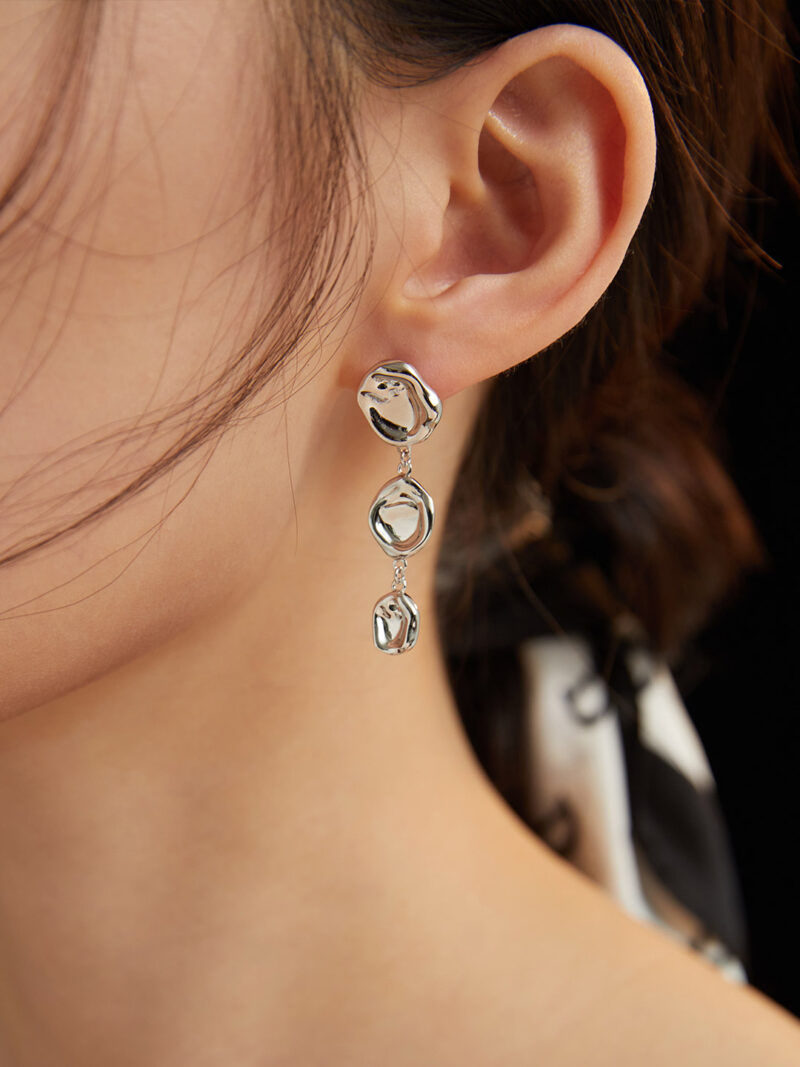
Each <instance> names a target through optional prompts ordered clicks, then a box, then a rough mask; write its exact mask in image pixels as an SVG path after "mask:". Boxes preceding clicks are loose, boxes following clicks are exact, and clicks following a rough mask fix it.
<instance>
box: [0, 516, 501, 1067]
mask: <svg viewBox="0 0 800 1067" xmlns="http://www.w3.org/2000/svg"><path fill="white" fill-rule="evenodd" d="M331 506H332V507H333V506H335V505H334V504H331ZM343 506H344V505H343ZM303 508H304V500H303V498H302V497H301V498H300V499H298V512H299V517H300V520H301V521H300V522H299V523H298V525H297V527H296V528H295V526H294V524H290V525H289V526H288V527H287V531H286V536H285V543H283V544H281V545H280V546H279V548H278V550H277V552H276V555H275V557H274V559H273V560H272V561H271V564H270V566H269V568H268V575H267V576H266V577H265V579H264V580H263V581H262V582H260V583H258V584H256V585H254V587H253V588H252V589H250V590H249V592H248V594H247V595H246V596H243V597H240V598H239V599H237V600H236V601H235V602H232V603H230V604H229V605H228V606H227V607H226V609H225V610H224V611H221V612H219V613H218V614H217V615H215V616H214V618H213V619H206V620H205V621H203V622H202V623H198V624H197V625H196V626H195V627H194V628H193V629H192V630H190V631H185V632H183V633H182V634H180V635H179V636H178V637H176V638H174V639H173V640H171V641H170V642H168V643H166V644H164V645H162V646H160V647H159V648H158V649H156V650H155V651H153V652H150V653H148V654H147V655H145V656H142V657H139V658H138V659H137V660H135V661H133V662H131V663H128V664H126V665H125V666H123V667H121V668H119V669H117V670H116V671H113V672H111V673H109V674H107V675H105V676H103V677H101V678H99V679H97V680H95V681H94V682H92V683H90V684H88V685H86V686H83V687H81V688H80V689H78V690H75V691H74V692H72V693H70V694H67V695H66V696H64V697H62V698H60V699H59V700H57V701H55V702H51V703H49V704H47V705H44V706H41V707H39V708H37V709H35V710H33V711H31V712H28V713H26V714H24V715H20V716H18V717H17V718H14V719H11V720H9V721H7V722H4V723H2V724H0V856H1V857H2V864H3V878H2V879H0V945H1V946H2V951H0V1035H2V1036H0V1064H2V1067H5V1064H6V1063H9V1064H10V1063H13V1064H15V1067H16V1064H17V1063H18V1062H19V1063H27V1062H31V1063H40V1062H53V1061H54V1059H55V1058H56V1057H58V1058H59V1059H60V1062H65V1063H73V1062H74V1063H80V1064H81V1065H82V1067H90V1065H94V1064H95V1063H97V1064H100V1063H103V1064H108V1063H110V1062H113V1063H115V1064H120V1063H122V1062H123V1061H122V1059H120V1054H119V1050H120V1049H122V1048H125V1049H128V1050H130V1057H131V1059H130V1062H131V1063H136V1064H143V1063H159V1064H162V1063H163V1064H167V1063H170V1064H172V1063H175V1064H180V1065H182V1064H183V1063H184V1062H185V1063H187V1064H188V1063H190V1062H191V1063H197V1062H199V1061H200V1054H201V1053H202V1051H203V1049H204V1048H207V1047H209V1045H210V1044H213V1042H214V1041H215V1040H222V1038H220V1036H219V1035H221V1034H227V1035H236V1038H235V1041H233V1039H232V1038H231V1040H232V1042H233V1043H232V1044H231V1046H230V1055H229V1058H228V1061H227V1062H230V1059H231V1058H235V1059H236V1062H240V1063H247V1062H248V1060H247V1059H246V1054H251V1055H252V1057H253V1062H257V1061H258V1057H257V1056H256V1052H257V1049H258V1048H259V1047H260V1048H261V1049H262V1053H263V1050H264V1048H265V1047H267V1044H268V1046H269V1048H270V1049H272V1050H278V1049H284V1050H285V1051H286V1055H287V1056H288V1055H289V1052H290V1050H291V1049H295V1051H296V1050H297V1048H298V1047H302V1043H303V1041H304V1040H306V1038H308V1035H309V1034H311V1033H315V1034H317V1035H318V1037H319V1039H320V1040H322V1039H323V1038H324V1036H325V1035H326V1034H327V1035H328V1036H329V1037H331V1038H332V1037H333V1036H335V1034H338V1035H339V1038H340V1039H341V1040H345V1038H346V1036H347V1035H346V1034H344V1032H340V1028H341V1027H344V1028H345V1029H346V1028H347V1027H348V1026H350V1025H352V1026H353V1027H356V1020H355V1019H352V1020H350V1022H348V1018H349V1016H348V1011H349V1010H350V1009H347V1010H345V1008H344V1007H343V1004H344V1003H345V1002H346V1003H348V1004H353V1005H355V1004H358V1003H363V1004H370V1003H371V1004H372V1005H373V1007H374V1008H375V1011H378V1012H379V1011H380V1010H381V1005H382V1004H384V1005H385V998H387V997H392V996H393V993H399V991H401V990H402V989H404V988H406V989H407V988H408V983H409V982H411V981H412V976H416V977H414V978H413V981H415V982H420V983H422V986H424V984H425V982H427V981H429V978H425V977H423V975H422V973H421V972H424V971H425V968H426V967H428V966H433V971H432V972H431V974H434V975H435V973H436V966H437V964H436V960H435V958H433V957H436V955H437V953H443V954H444V956H446V957H447V958H448V959H451V960H452V959H454V958H455V956H454V953H455V952H456V951H457V948H458V944H459V934H458V929H457V924H456V927H451V928H450V929H449V930H448V927H447V922H446V921H444V922H443V920H446V919H447V917H448V915H450V916H451V917H452V916H453V915H455V914H463V908H464V904H463V899H464V891H465V886H469V887H470V889H469V893H470V894H472V893H475V892H478V891H479V890H480V887H481V886H483V890H484V891H486V892H487V893H488V891H489V880H490V878H493V877H494V873H492V875H491V876H490V874H489V872H488V869H487V866H486V857H487V854H488V853H487V850H488V852H489V853H490V852H494V853H495V861H494V865H493V871H494V868H496V866H497V864H498V863H499V862H500V857H501V856H502V855H503V850H504V848H506V847H510V848H511V851H512V852H513V851H514V849H518V848H519V847H520V838H521V837H522V831H521V827H520V826H518V824H517V822H516V820H515V819H514V817H513V816H511V814H510V812H508V810H507V809H506V808H505V806H504V805H503V803H502V802H501V801H500V800H499V799H498V798H497V796H496V794H495V793H494V791H493V789H492V787H491V786H490V785H489V783H488V782H487V781H486V779H485V777H484V775H483V773H482V771H481V770H480V768H479V766H478V764H477V763H476V761H475V759H474V757H473V755H472V752H471V749H470V748H469V745H468V743H467V740H466V738H465V736H464V733H463V731H462V728H461V725H460V721H459V718H458V714H457V710H456V707H455V705H454V702H453V697H452V693H451V690H450V688H449V685H448V682H447V678H446V674H445V671H444V666H443V659H442V656H441V653H440V650H439V648H438V645H437V642H436V640H435V622H434V615H433V603H432V587H433V569H434V566H433V565H434V562H435V548H433V549H432V550H431V552H430V553H429V555H428V559H427V560H425V559H424V555H425V554H424V553H421V554H420V556H419V557H415V559H414V560H413V561H412V562H413V564H414V566H413V568H410V575H409V577H410V579H411V580H412V581H413V586H411V588H410V591H411V592H413V593H414V595H415V598H416V599H417V600H418V602H419V605H420V610H421V613H422V620H423V623H422V625H423V629H422V631H421V637H420V640H419V643H418V644H417V646H416V648H415V649H414V650H413V651H412V652H409V653H406V654H405V655H403V656H386V655H382V654H381V653H379V652H377V651H376V650H375V649H374V647H373V646H372V643H371V638H370V633H369V629H370V627H369V613H370V610H371V604H372V602H373V601H374V600H375V599H377V597H378V596H379V595H380V594H381V593H383V592H385V591H386V590H385V589H384V588H383V585H386V586H387V587H388V582H389V581H390V579H391V567H390V566H389V565H387V562H386V560H385V558H381V557H382V553H381V552H380V550H379V549H378V548H377V546H375V545H373V544H370V542H369V540H367V541H366V547H367V548H368V549H371V550H372V551H371V552H368V553H367V552H362V551H361V547H362V546H361V544H360V542H358V541H357V539H356V535H355V534H352V531H343V532H342V536H343V537H345V538H346V537H347V536H352V537H353V538H354V544H353V546H352V550H350V551H344V552H342V553H341V554H340V556H339V557H338V558H337V559H336V560H335V561H332V560H331V558H330V556H326V555H325V553H324V551H323V548H322V546H321V545H319V544H316V543H315V537H316V536H319V537H320V540H322V539H323V535H324V531H323V532H319V534H318V535H317V534H315V533H314V530H315V527H314V524H313V523H311V522H308V521H304V515H303ZM331 518H332V521H333V522H334V524H335V522H336V515H335V513H334V514H333V515H332V516H331ZM360 518H362V519H363V516H360ZM363 525H364V527H366V523H365V522H364V523H363ZM337 528H338V529H340V530H342V528H341V527H337ZM297 531H299V540H298V538H297ZM306 531H308V534H307V536H308V539H309V541H308V543H306V542H305V541H304V537H305V536H306V533H305V532H306ZM366 538H367V539H368V538H369V533H368V531H367V532H366ZM418 561H419V562H418ZM382 583H383V584H382ZM337 602H338V603H340V604H341V605H342V610H341V612H340V613H339V614H338V615H337V614H336V612H335V611H331V605H334V606H335V605H336V603H337ZM359 602H360V608H361V610H359V606H358V605H359ZM332 619H333V625H332V624H331V620H332ZM468 899H470V898H468ZM473 907H474V905H472V904H470V905H469V906H468V908H467V910H470V909H471V908H473ZM440 963H441V965H442V966H445V959H444V957H443V959H442V960H441V961H440ZM422 986H421V987H422ZM358 1025H359V1026H360V1025H361V1023H360V1022H359V1023H358ZM355 1033H356V1030H355V1029H354V1030H353V1033H352V1034H350V1037H353V1036H354V1034H355ZM362 1037H363V1034H362ZM225 1040H228V1038H226V1039H225ZM315 1040H316V1039H315ZM4 1042H5V1044H4ZM236 1042H240V1043H241V1056H234V1055H233V1054H234V1053H235V1052H237V1050H238V1049H239V1045H237V1044H236ZM248 1042H250V1044H248ZM298 1042H299V1045H298ZM248 1050H249V1053H248ZM4 1056H5V1059H4V1058H3V1057H4ZM70 1056H71V1057H72V1058H71V1059H70ZM279 1059H280V1056H278V1055H277V1054H276V1061H277V1060H279ZM281 1062H282V1061H281Z"/></svg>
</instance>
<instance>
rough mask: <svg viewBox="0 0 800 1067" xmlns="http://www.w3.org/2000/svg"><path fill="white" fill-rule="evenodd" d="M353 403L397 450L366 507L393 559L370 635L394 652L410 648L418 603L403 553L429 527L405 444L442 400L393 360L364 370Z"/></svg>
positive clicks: (425, 432) (424, 431) (432, 418)
mask: <svg viewBox="0 0 800 1067" xmlns="http://www.w3.org/2000/svg"><path fill="white" fill-rule="evenodd" d="M358 405H359V407H360V408H361V410H362V411H363V412H364V415H365V416H366V419H367V421H368V422H369V424H370V426H371V427H372V428H373V430H374V431H375V433H376V434H377V435H378V436H379V437H380V439H381V440H382V441H386V442H387V443H388V444H390V445H395V446H396V447H397V448H398V450H399V462H398V464H397V476H396V477H394V478H390V479H389V481H388V482H386V483H385V484H384V485H382V486H381V487H380V489H379V490H378V492H377V494H376V496H375V499H374V500H373V501H372V504H371V506H370V509H369V513H368V521H369V528H370V530H371V531H372V534H373V536H374V538H375V540H376V541H377V542H378V544H379V545H380V546H381V548H382V549H383V551H384V552H385V553H386V554H387V555H388V556H390V557H391V558H392V561H393V564H394V578H393V579H392V585H391V589H390V591H389V592H388V593H386V594H385V595H384V596H382V597H381V598H380V599H379V600H378V602H377V603H376V604H375V607H374V608H373V610H372V638H373V641H374V644H375V647H376V648H377V649H378V650H379V651H381V652H387V653H389V654H390V655H397V654H398V653H400V652H407V651H408V650H409V649H411V648H413V647H414V645H415V644H416V642H417V637H418V635H419V608H418V607H417V605H416V604H415V603H414V601H413V600H412V598H411V597H410V596H409V595H408V593H407V592H406V566H407V562H408V557H409V556H410V555H413V553H414V552H418V551H419V550H420V549H421V548H422V546H423V545H424V544H425V543H426V541H427V540H428V538H429V537H430V533H431V530H432V529H433V499H432V497H431V495H430V493H428V491H427V490H426V489H425V488H423V486H421V485H420V483H419V482H418V481H417V480H416V479H415V478H412V477H411V446H412V444H418V443H419V442H420V441H424V440H425V438H426V437H429V436H430V434H431V433H433V431H434V429H435V428H436V425H437V423H438V422H439V419H440V418H441V416H442V402H441V400H440V399H439V397H438V396H437V395H436V393H435V392H434V390H433V389H431V387H430V386H429V385H428V384H427V383H426V382H425V381H424V380H423V378H422V377H421V375H420V374H419V372H418V371H417V370H415V369H414V367H412V366H411V365H410V364H409V363H405V362H403V361H401V360H393V361H391V362H388V363H379V364H378V365H377V366H375V367H373V368H372V370H371V371H369V373H368V374H367V375H366V376H365V378H364V380H363V381H362V383H361V386H360V387H359V390H358Z"/></svg>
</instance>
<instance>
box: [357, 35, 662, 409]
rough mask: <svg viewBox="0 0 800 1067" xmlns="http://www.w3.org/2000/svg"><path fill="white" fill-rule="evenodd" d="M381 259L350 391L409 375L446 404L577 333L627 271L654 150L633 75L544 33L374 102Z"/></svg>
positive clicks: (594, 51)
mask: <svg viewBox="0 0 800 1067" xmlns="http://www.w3.org/2000/svg"><path fill="white" fill-rule="evenodd" d="M364 118H365V130H366V139H367V156H368V160H369V165H370V171H371V174H370V179H371V180H370V184H371V189H372V193H373V195H374V197H375V204H376V209H377V218H376V225H377V232H376V239H377V243H376V248H375V259H374V263H373V270H372V273H371V276H370V281H369V283H368V285H367V288H366V290H365V292H364V297H363V301H362V303H361V306H360V310H361V314H360V315H359V321H358V325H357V326H356V327H355V329H354V330H353V331H352V333H351V334H350V335H349V336H348V340H347V344H346V345H345V347H344V349H343V352H342V362H341V375H340V380H341V383H342V384H343V385H346V386H348V387H350V388H356V387H357V386H358V383H359V382H360V381H361V379H362V377H363V375H364V373H365V372H366V371H367V370H368V369H369V368H370V367H371V366H373V365H374V364H375V363H377V362H378V361H382V360H388V359H405V360H408V361H409V362H411V363H413V364H414V366H415V367H417V368H418V370H420V372H421V373H422V375H423V377H424V378H425V379H426V380H427V381H428V382H430V384H431V385H432V386H433V387H434V388H435V389H436V391H437V392H438V393H439V394H440V396H442V397H447V396H449V395H452V394H453V393H456V392H458V391H459V390H461V389H464V388H465V387H466V386H468V385H472V384H474V383H475V382H478V381H482V380H483V379H486V378H489V377H492V376H493V375H496V374H498V373H499V372H501V371H503V370H506V369H508V368H509V367H511V366H513V365H515V364H517V363H519V362H521V361H523V360H525V359H527V358H528V357H530V356H532V355H534V353H536V352H539V351H541V350H542V349H543V348H545V347H546V346H547V345H549V344H551V343H552V342H553V341H555V340H556V339H557V338H558V337H561V336H562V335H563V334H565V333H566V332H567V331H568V330H570V329H571V327H573V326H575V325H576V324H577V323H578V322H580V321H581V319H582V318H583V317H584V316H585V315H586V313H587V312H588V311H589V309H590V308H591V307H592V306H593V305H594V304H595V303H596V302H597V300H598V299H599V298H600V296H601V295H602V294H603V292H604V291H605V289H606V288H607V287H608V285H609V283H610V282H611V280H612V278H613V277H614V275H615V274H616V272H617V270H618V269H619V267H620V264H621V263H622V260H623V257H624V256H625V253H626V250H627V248H628V245H629V243H630V241H631V238H632V237H633V234H634V232H635V230H636V227H637V226H638V224H639V221H640V219H641V216H642V213H643V212H644V209H645V207H646V205H647V202H648V199H649V196H650V191H651V188H652V184H653V177H654V171H655V155H656V138H655V127H654V122H653V112H652V108H651V105H650V97H649V94H648V91H647V88H646V86H645V84H644V81H643V79H642V77H641V74H640V73H639V71H638V69H637V67H636V66H635V64H634V63H633V61H632V60H631V58H630V57H629V56H628V54H627V53H626V52H625V51H624V50H623V49H622V48H620V47H619V46H618V45H617V44H615V43H614V42H613V41H612V40H611V39H610V38H609V37H606V36H605V35H604V34H601V33H598V32H597V31H595V30H590V29H587V28H586V27H583V26H573V25H553V26H545V27H542V28H541V29H537V30H532V31H530V32H529V33H526V34H523V35H521V36H519V37H515V38H513V39H511V40H509V41H507V42H505V43H504V44H502V45H500V46H499V47H498V48H495V49H494V50H493V51H491V52H490V53H488V54H487V55H485V56H483V57H481V58H480V59H478V60H476V61H473V62H472V63H470V64H468V65H467V66H466V67H463V68H461V69H459V70H458V71H456V72H455V73H453V74H450V75H448V76H446V77H444V78H442V79H439V80H438V81H434V82H430V83H428V84H425V85H422V86H416V87H413V88H407V89H406V88H403V89H392V90H376V91H375V93H374V95H371V96H370V97H369V98H368V99H367V101H366V102H365V110H364Z"/></svg>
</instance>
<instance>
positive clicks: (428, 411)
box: [358, 360, 442, 446]
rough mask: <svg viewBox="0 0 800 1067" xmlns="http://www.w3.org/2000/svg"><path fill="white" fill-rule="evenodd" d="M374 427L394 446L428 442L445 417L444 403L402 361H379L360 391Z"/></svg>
mask: <svg viewBox="0 0 800 1067" xmlns="http://www.w3.org/2000/svg"><path fill="white" fill-rule="evenodd" d="M358 406H359V407H360V408H361V410H362V411H363V412H364V414H365V415H366V417H367V419H368V421H369V424H370V426H372V428H373V430H374V431H375V433H376V434H377V435H378V436H379V437H380V438H381V440H383V441H388V442H389V444H391V445H400V446H402V445H415V444H417V443H418V442H419V441H424V440H425V438H426V437H428V436H429V435H430V434H431V433H432V432H433V430H434V428H435V427H436V424H437V423H438V421H439V419H440V418H441V417H442V402H441V400H440V399H439V397H438V396H437V395H436V393H435V392H434V390H433V389H431V387H430V386H429V385H427V384H426V383H425V382H424V381H423V380H422V378H421V377H420V376H419V374H418V373H417V371H415V370H414V368H413V367H412V366H411V365H410V364H408V363H403V362H402V361H401V360H396V361H392V362H390V363H379V364H378V365H377V367H373V368H372V370H371V371H370V372H369V373H368V374H367V375H366V377H365V378H364V381H363V382H362V383H361V386H360V388H359V390H358Z"/></svg>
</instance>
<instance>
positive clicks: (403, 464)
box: [397, 445, 411, 477]
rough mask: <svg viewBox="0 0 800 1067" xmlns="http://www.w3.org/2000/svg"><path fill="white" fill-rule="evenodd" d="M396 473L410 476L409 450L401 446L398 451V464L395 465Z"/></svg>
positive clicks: (405, 446)
mask: <svg viewBox="0 0 800 1067" xmlns="http://www.w3.org/2000/svg"><path fill="white" fill-rule="evenodd" d="M397 473H398V474H402V475H403V477H407V476H408V475H409V474H411V449H410V448H409V447H408V446H407V445H403V447H402V448H401V449H400V462H399V463H398V464H397Z"/></svg>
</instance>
